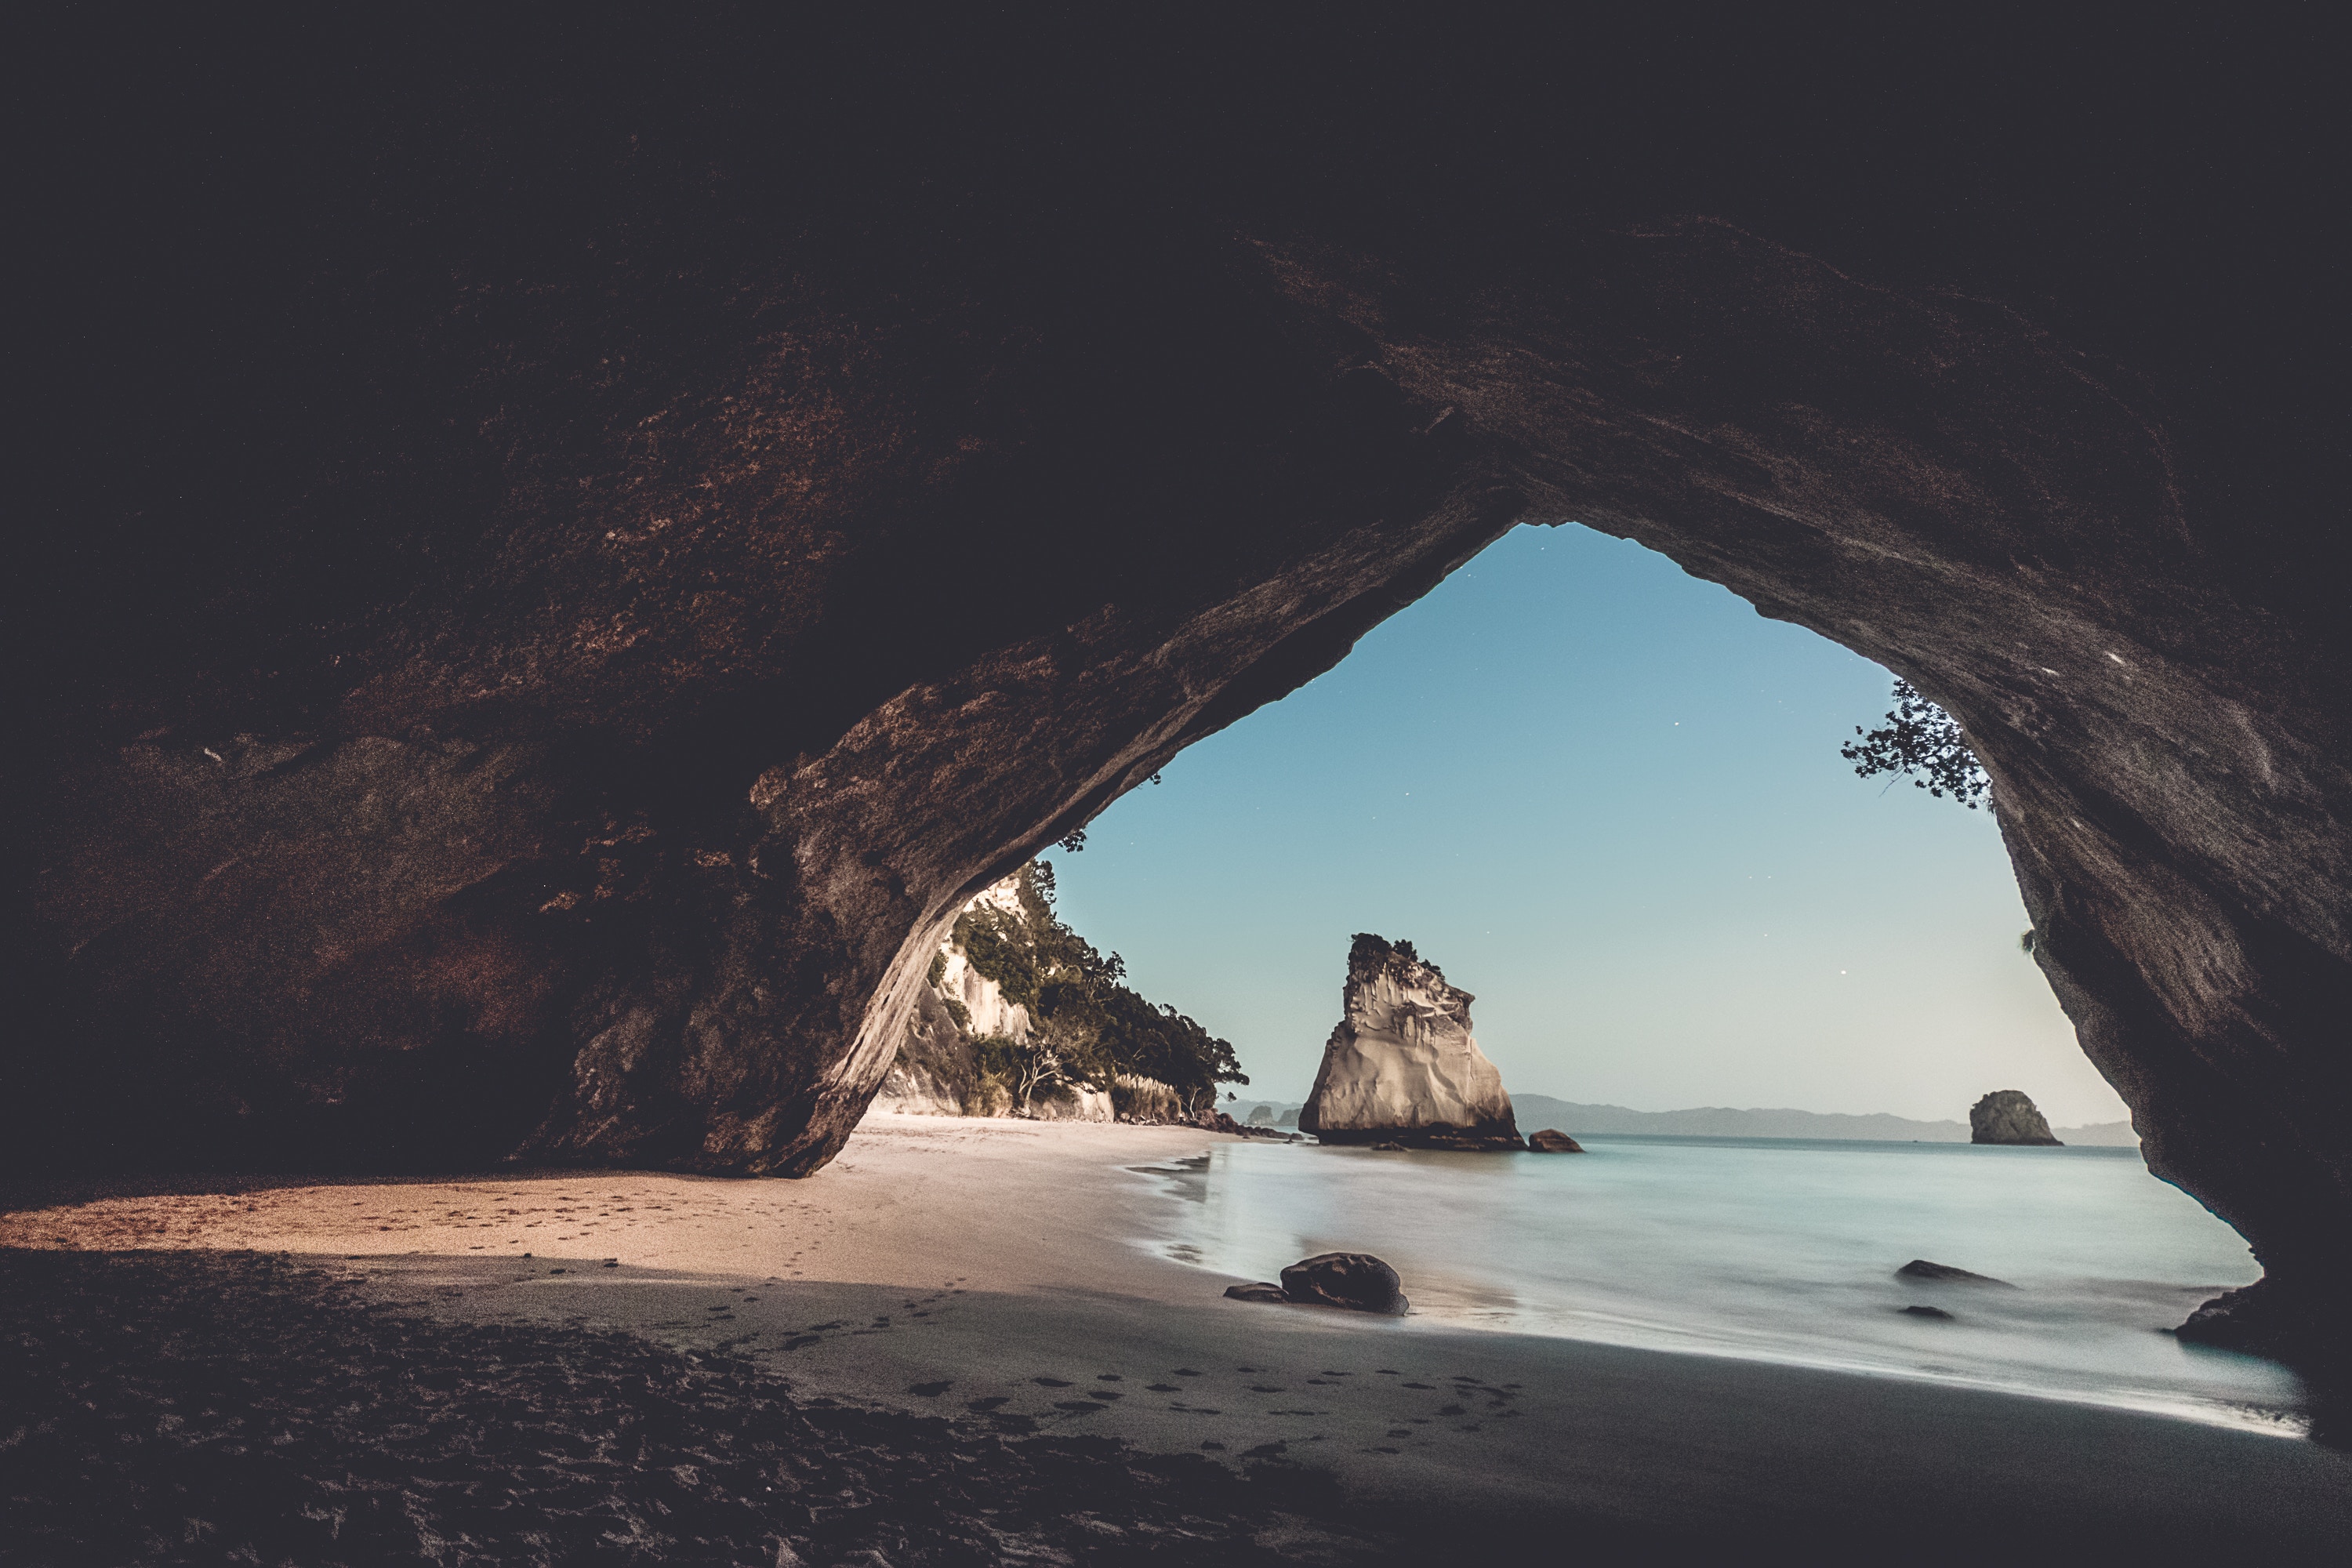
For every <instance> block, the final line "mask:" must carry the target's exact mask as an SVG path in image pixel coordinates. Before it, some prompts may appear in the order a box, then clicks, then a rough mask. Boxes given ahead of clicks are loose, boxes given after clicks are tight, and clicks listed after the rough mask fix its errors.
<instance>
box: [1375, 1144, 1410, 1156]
mask: <svg viewBox="0 0 2352 1568" xmlns="http://www.w3.org/2000/svg"><path fill="white" fill-rule="evenodd" d="M1372 1152H1373V1153H1375V1154H1402V1153H1403V1152H1404V1145H1403V1144H1402V1143H1375V1144H1373V1145H1372Z"/></svg>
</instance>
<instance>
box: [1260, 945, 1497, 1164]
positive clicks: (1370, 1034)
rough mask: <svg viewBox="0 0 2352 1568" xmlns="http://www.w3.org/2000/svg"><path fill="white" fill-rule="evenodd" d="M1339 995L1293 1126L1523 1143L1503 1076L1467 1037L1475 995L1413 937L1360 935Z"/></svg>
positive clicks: (1362, 1136) (1355, 1135)
mask: <svg viewBox="0 0 2352 1568" xmlns="http://www.w3.org/2000/svg"><path fill="white" fill-rule="evenodd" d="M1342 1000H1343V1006H1344V1010H1345V1016H1343V1017H1341V1018H1340V1020H1339V1026H1338V1027H1336V1028H1334V1029H1333V1030H1332V1031H1331V1038H1330V1040H1329V1042H1328V1043H1327V1044H1326V1045H1325V1046H1324V1047H1323V1065H1322V1067H1321V1068H1320V1069H1319V1070H1318V1071H1317V1073H1316V1075H1315V1091H1314V1092H1313V1093H1312V1094H1310V1095H1308V1096H1307V1105H1306V1107H1305V1109H1303V1110H1300V1111H1299V1113H1298V1126H1299V1130H1300V1131H1306V1132H1312V1133H1314V1134H1315V1135H1316V1137H1318V1138H1319V1139H1321V1140H1322V1141H1323V1142H1326V1143H1402V1144H1406V1145H1408V1146H1411V1147H1415V1148H1429V1149H1519V1148H1524V1147H1526V1145H1525V1144H1524V1143H1522V1142H1520V1139H1519V1130H1518V1123H1517V1118H1516V1117H1515V1116H1514V1115H1513V1113H1512V1110H1511V1097H1510V1096H1509V1095H1508V1094H1506V1093H1505V1092H1504V1091H1503V1075H1502V1074H1501V1073H1500V1072H1498V1071H1496V1068H1495V1064H1494V1063H1493V1062H1490V1061H1488V1060H1487V1059H1486V1056H1485V1054H1484V1053H1482V1052H1481V1051H1480V1050H1479V1049H1478V1042H1477V1041H1476V1040H1475V1039H1474V1038H1472V1037H1471V1035H1470V1004H1471V1002H1472V1001H1473V1000H1474V998H1473V997H1472V996H1471V994H1470V993H1468V992H1467V991H1457V990H1455V989H1454V987H1453V986H1451V985H1448V984H1446V983H1445V976H1444V974H1443V973H1440V972H1439V970H1438V968H1437V966H1436V965H1435V964H1433V963H1423V962H1422V958H1421V955H1420V954H1419V953H1417V952H1413V950H1412V943H1411V942H1397V943H1395V944H1394V945H1391V944H1390V943H1389V942H1386V941H1384V940H1382V939H1381V938H1380V937H1377V936H1373V935H1370V933H1359V934H1358V936H1357V937H1356V940H1355V944H1354V945H1353V946H1352V947H1351V948H1349V952H1348V984H1347V988H1346V991H1345V992H1344V994H1343V998H1342Z"/></svg>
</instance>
